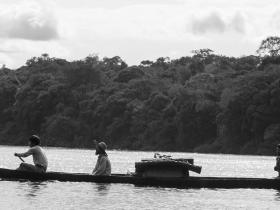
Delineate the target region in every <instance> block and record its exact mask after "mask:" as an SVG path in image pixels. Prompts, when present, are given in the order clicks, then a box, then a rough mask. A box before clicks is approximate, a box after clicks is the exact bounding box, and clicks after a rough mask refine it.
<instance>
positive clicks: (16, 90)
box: [0, 37, 280, 155]
mask: <svg viewBox="0 0 280 210" xmlns="http://www.w3.org/2000/svg"><path fill="white" fill-rule="evenodd" d="M0 98H1V100H0V144H4V145H25V144H26V143H27V142H26V140H27V138H28V136H29V135H30V134H38V135H40V136H41V138H42V141H43V145H47V146H65V147H79V148H83V147H84V148H91V147H93V139H102V140H104V141H106V143H108V145H109V148H110V149H131V150H164V151H188V152H191V151H194V152H209V153H236V154H265V155H273V154H274V153H275V146H276V145H277V144H278V143H280V38H279V37H268V38H267V39H265V40H263V41H262V43H261V45H260V47H259V49H258V50H257V55H256V56H255V55H250V56H242V57H238V58H236V57H227V56H223V55H217V54H215V53H214V52H213V51H212V50H211V49H200V50H194V51H192V56H186V57H181V58H178V59H173V60H171V59H169V58H168V57H166V58H165V57H161V58H158V59H157V60H155V61H150V60H145V61H142V62H141V63H140V64H139V65H138V66H128V65H127V64H126V63H125V61H123V60H122V59H121V58H120V57H118V56H115V57H112V58H107V57H105V58H99V57H98V56H96V55H90V56H88V57H86V58H85V59H83V60H77V61H71V62H69V61H67V60H64V59H59V58H53V57H50V56H49V55H48V54H42V56H40V57H33V58H31V59H29V60H27V62H26V64H25V65H24V66H22V67H20V68H18V69H16V70H10V69H7V68H5V67H3V68H2V69H1V70H0Z"/></svg>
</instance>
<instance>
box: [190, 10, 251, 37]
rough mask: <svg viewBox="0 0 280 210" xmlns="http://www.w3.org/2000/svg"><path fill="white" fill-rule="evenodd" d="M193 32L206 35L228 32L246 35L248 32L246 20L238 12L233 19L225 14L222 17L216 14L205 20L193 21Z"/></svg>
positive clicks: (213, 13) (211, 14) (196, 19)
mask: <svg viewBox="0 0 280 210" xmlns="http://www.w3.org/2000/svg"><path fill="white" fill-rule="evenodd" d="M191 25H192V32H193V33H194V34H199V35H204V34H206V33H217V34H222V33H225V32H228V31H230V30H231V31H233V32H237V33H240V34H244V33H245V32H246V27H245V19H244V17H243V16H242V15H241V13H239V12H237V13H235V14H234V15H233V17H232V18H229V17H227V16H226V15H225V14H224V15H223V16H221V15H220V14H218V13H216V12H212V13H210V14H209V15H208V16H205V17H203V18H200V19H199V18H195V19H193V20H192V23H191Z"/></svg>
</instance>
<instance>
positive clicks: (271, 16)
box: [0, 0, 280, 68]
mask: <svg viewBox="0 0 280 210" xmlns="http://www.w3.org/2000/svg"><path fill="white" fill-rule="evenodd" d="M271 35H276V36H280V1H279V0H266V1H264V0H211V1H209V0H55V1H51V0H47V1H45V0H34V1H33V0H1V1H0V41H1V42H0V64H6V66H7V67H9V68H18V67H19V66H22V65H24V64H25V61H26V60H27V59H29V58H31V57H33V56H40V55H41V54H42V53H48V54H49V55H50V56H51V57H59V58H65V59H67V60H77V59H83V58H85V57H86V56H87V55H89V54H93V53H96V54H98V55H99V56H100V57H104V56H107V57H112V56H115V55H119V56H121V57H122V59H123V60H125V61H126V62H127V63H128V64H129V65H133V64H139V63H140V61H142V60H146V59H149V60H155V59H156V58H158V57H166V56H169V57H171V58H179V57H181V56H186V55H190V51H191V50H194V49H200V48H210V49H212V50H214V51H215V53H217V54H224V55H228V56H242V55H249V54H255V51H256V49H257V48H258V46H259V44H260V42H261V40H262V39H264V38H266V37H267V36H271Z"/></svg>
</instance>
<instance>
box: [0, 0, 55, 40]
mask: <svg viewBox="0 0 280 210" xmlns="http://www.w3.org/2000/svg"><path fill="white" fill-rule="evenodd" d="M0 28H1V31H0V37H2V38H18V39H27V40H38V41H46V40H52V39H57V38H58V37H59V35H58V30H57V20H56V18H55V15H54V13H53V12H52V10H51V8H49V5H46V4H44V3H43V2H31V1H29V2H24V3H22V4H20V5H17V6H10V7H8V8H4V9H1V11H0Z"/></svg>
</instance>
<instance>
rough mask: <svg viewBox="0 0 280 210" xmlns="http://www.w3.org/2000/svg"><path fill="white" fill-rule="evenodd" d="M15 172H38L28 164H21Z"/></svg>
mask: <svg viewBox="0 0 280 210" xmlns="http://www.w3.org/2000/svg"><path fill="white" fill-rule="evenodd" d="M17 170H20V171H32V172H38V169H37V167H36V166H34V165H32V164H29V163H21V164H20V166H19V167H18V168H17Z"/></svg>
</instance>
